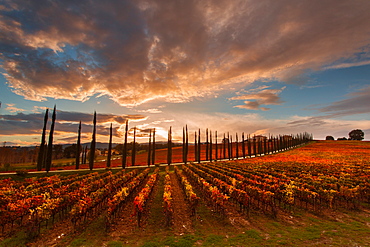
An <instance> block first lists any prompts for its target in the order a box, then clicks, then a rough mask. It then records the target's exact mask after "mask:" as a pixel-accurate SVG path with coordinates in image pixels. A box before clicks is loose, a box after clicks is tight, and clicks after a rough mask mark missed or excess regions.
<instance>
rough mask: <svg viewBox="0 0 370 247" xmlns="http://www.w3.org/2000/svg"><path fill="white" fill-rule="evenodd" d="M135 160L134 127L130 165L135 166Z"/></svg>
mask: <svg viewBox="0 0 370 247" xmlns="http://www.w3.org/2000/svg"><path fill="white" fill-rule="evenodd" d="M135 160H136V127H134V143H133V145H132V152H131V165H132V166H134V165H135Z"/></svg>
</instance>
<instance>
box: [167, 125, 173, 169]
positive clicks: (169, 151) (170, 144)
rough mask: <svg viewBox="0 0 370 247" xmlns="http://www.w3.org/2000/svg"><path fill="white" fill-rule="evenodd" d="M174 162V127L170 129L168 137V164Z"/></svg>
mask: <svg viewBox="0 0 370 247" xmlns="http://www.w3.org/2000/svg"><path fill="white" fill-rule="evenodd" d="M171 163H172V127H170V130H169V131H168V139H167V164H168V165H170V164H171Z"/></svg>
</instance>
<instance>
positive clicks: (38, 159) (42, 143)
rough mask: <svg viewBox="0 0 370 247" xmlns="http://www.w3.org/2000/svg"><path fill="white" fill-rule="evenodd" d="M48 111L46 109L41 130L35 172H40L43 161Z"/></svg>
mask: <svg viewBox="0 0 370 247" xmlns="http://www.w3.org/2000/svg"><path fill="white" fill-rule="evenodd" d="M48 116H49V109H46V112H45V116H44V127H43V128H42V136H41V144H40V150H39V156H38V157H37V170H38V171H41V169H42V167H43V166H44V161H45V144H46V140H45V136H46V125H47V123H48Z"/></svg>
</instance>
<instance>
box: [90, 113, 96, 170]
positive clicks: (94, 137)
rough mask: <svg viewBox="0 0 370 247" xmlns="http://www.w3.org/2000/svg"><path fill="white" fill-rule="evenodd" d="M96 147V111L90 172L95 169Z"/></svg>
mask: <svg viewBox="0 0 370 247" xmlns="http://www.w3.org/2000/svg"><path fill="white" fill-rule="evenodd" d="M95 146H96V111H94V119H93V132H92V140H91V145H90V156H89V168H90V170H92V169H93V168H94V159H95Z"/></svg>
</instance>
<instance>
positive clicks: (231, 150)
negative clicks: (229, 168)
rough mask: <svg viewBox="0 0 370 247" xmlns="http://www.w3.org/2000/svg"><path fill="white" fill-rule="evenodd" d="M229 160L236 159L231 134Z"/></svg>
mask: <svg viewBox="0 0 370 247" xmlns="http://www.w3.org/2000/svg"><path fill="white" fill-rule="evenodd" d="M229 140H230V141H229V152H230V153H229V160H233V159H234V156H233V136H232V135H231V136H230V138H229Z"/></svg>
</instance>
